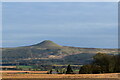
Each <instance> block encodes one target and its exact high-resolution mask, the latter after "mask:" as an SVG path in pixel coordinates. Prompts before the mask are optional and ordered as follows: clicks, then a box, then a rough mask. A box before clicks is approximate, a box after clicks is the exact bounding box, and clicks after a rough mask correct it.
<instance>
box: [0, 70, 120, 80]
mask: <svg viewBox="0 0 120 80" xmlns="http://www.w3.org/2000/svg"><path fill="white" fill-rule="evenodd" d="M25 72H27V73H25ZM41 73H43V74H41ZM45 73H46V72H44V71H2V80H119V77H120V73H106V74H45Z"/></svg>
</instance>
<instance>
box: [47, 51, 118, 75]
mask: <svg viewBox="0 0 120 80" xmlns="http://www.w3.org/2000/svg"><path fill="white" fill-rule="evenodd" d="M56 72H57V73H60V74H74V71H73V70H72V68H71V66H70V65H68V67H67V69H66V70H65V69H64V71H63V72H60V71H58V70H57V71H56ZM119 72H120V54H118V55H110V54H105V53H97V54H96V55H95V56H93V61H92V63H90V64H87V65H83V66H82V67H80V69H79V74H100V73H119ZM48 73H49V74H52V70H50V71H49V72H48Z"/></svg>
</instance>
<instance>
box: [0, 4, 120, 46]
mask: <svg viewBox="0 0 120 80" xmlns="http://www.w3.org/2000/svg"><path fill="white" fill-rule="evenodd" d="M2 5H3V8H2V9H3V11H2V13H3V20H2V21H3V30H2V31H3V47H18V46H26V45H31V44H36V43H40V42H41V41H43V40H52V41H54V42H55V43H58V44H60V45H64V46H75V47H93V48H117V47H118V46H117V44H118V38H117V37H118V35H117V34H118V29H117V28H118V26H117V17H118V16H117V3H113V2H8V3H3V4H2Z"/></svg>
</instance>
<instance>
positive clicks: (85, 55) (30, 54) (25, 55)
mask: <svg viewBox="0 0 120 80" xmlns="http://www.w3.org/2000/svg"><path fill="white" fill-rule="evenodd" d="M98 52H101V53H107V54H117V49H100V48H80V47H68V46H60V45H58V44H56V43H54V42H52V41H49V40H45V41H43V42H41V43H38V44H35V45H31V46H26V47H17V48H3V49H2V59H3V64H4V63H18V62H19V63H23V64H24V63H27V64H47V65H48V64H88V63H89V62H91V60H92V57H93V56H94V55H95V54H96V53H98Z"/></svg>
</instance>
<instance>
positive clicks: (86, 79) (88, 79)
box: [2, 78, 119, 80]
mask: <svg viewBox="0 0 120 80" xmlns="http://www.w3.org/2000/svg"><path fill="white" fill-rule="evenodd" d="M2 80H119V79H117V78H59V79H57V78H49V79H41V78H27V79H26V78H21V79H12V78H11V79H2Z"/></svg>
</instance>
